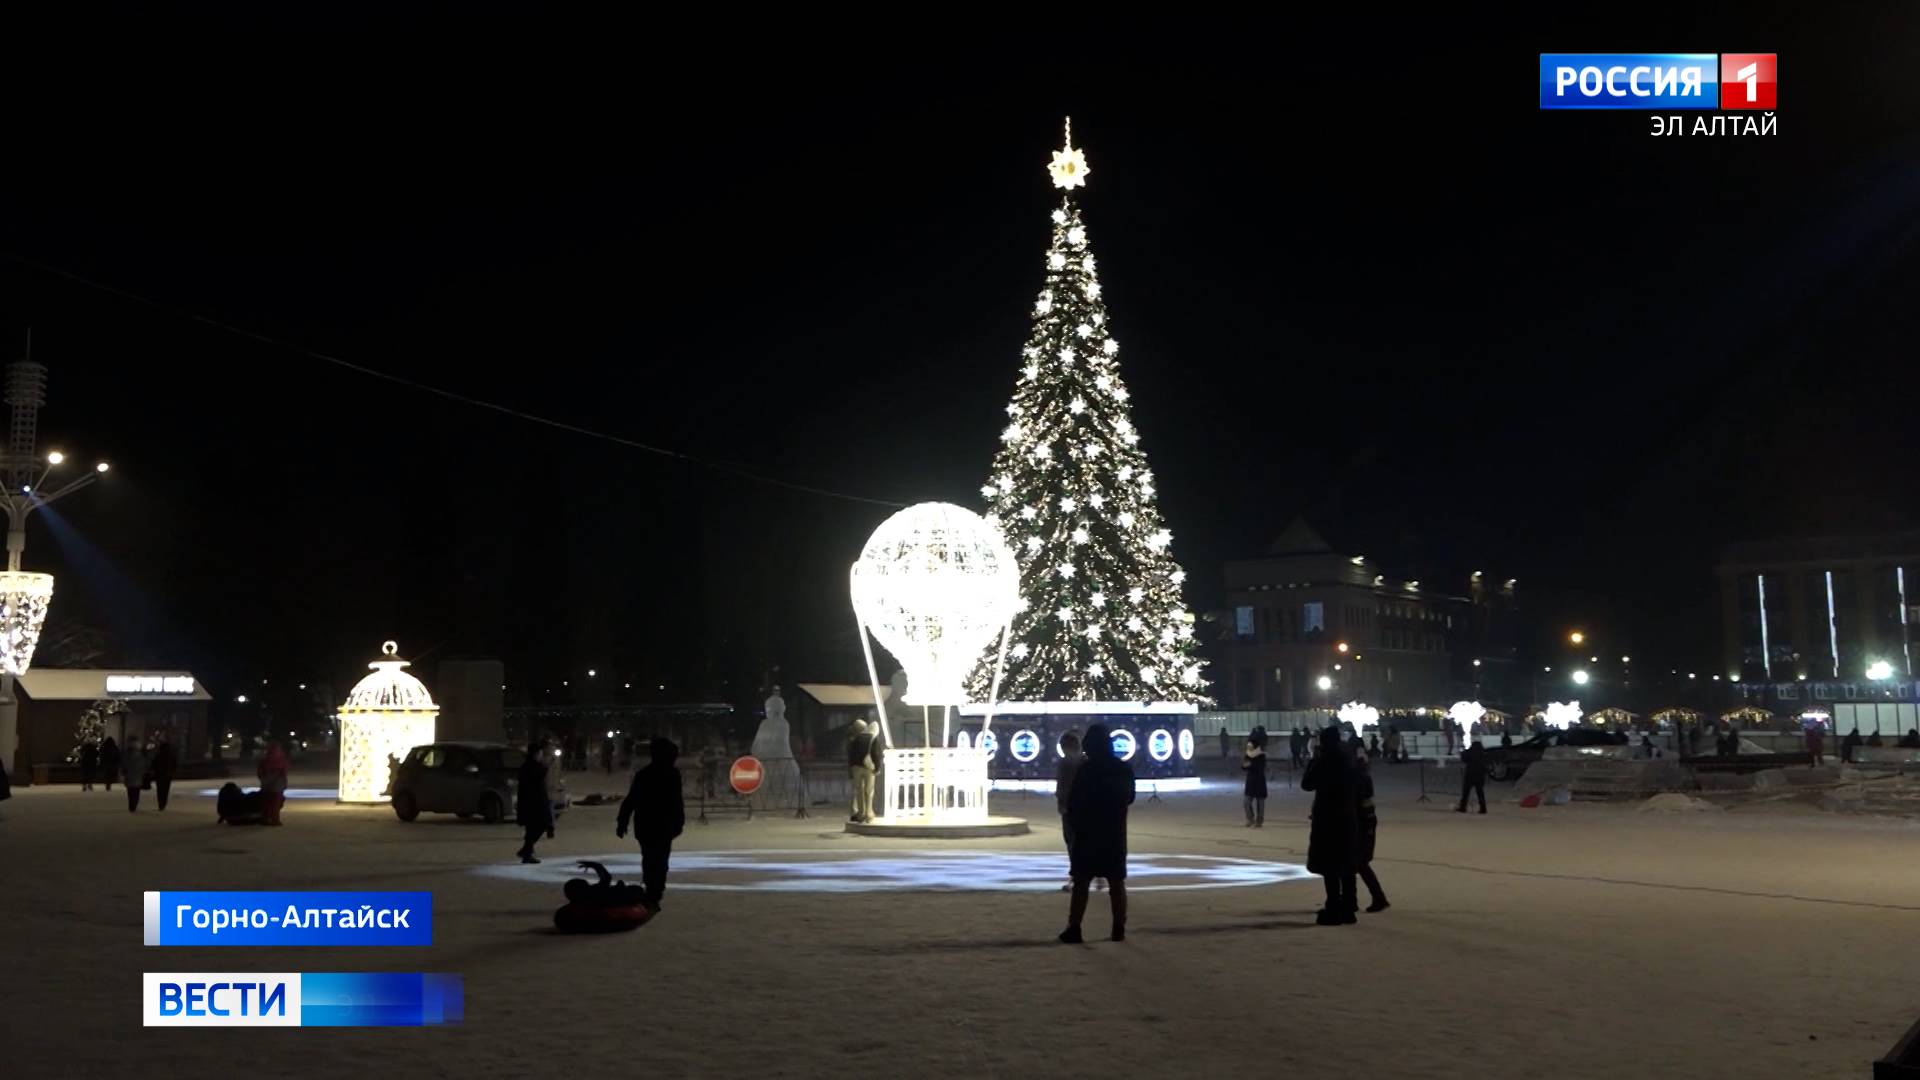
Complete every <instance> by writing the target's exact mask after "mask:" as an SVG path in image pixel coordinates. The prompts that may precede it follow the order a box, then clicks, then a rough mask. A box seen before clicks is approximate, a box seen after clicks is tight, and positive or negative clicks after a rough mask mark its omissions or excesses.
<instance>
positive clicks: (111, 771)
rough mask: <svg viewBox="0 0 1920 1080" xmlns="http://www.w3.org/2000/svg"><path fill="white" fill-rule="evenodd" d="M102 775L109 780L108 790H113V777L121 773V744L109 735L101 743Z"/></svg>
mask: <svg viewBox="0 0 1920 1080" xmlns="http://www.w3.org/2000/svg"><path fill="white" fill-rule="evenodd" d="M100 775H101V777H102V778H103V779H105V780H106V782H107V790H108V791H112V790H113V778H114V777H116V776H119V775H120V744H119V743H117V742H114V741H113V736H111V735H109V736H107V741H106V742H103V743H101V744H100Z"/></svg>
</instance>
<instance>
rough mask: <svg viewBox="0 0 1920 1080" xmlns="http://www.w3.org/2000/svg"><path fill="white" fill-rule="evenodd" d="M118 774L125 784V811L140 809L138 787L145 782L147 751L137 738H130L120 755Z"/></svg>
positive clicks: (143, 785)
mask: <svg viewBox="0 0 1920 1080" xmlns="http://www.w3.org/2000/svg"><path fill="white" fill-rule="evenodd" d="M120 776H121V779H123V780H125V781H126V784H127V812H128V813H133V812H134V811H136V810H138V809H140V789H141V788H143V787H145V786H146V783H147V751H146V748H145V747H143V746H141V745H140V740H139V739H130V740H128V742H127V750H126V752H125V753H123V754H121V755H120Z"/></svg>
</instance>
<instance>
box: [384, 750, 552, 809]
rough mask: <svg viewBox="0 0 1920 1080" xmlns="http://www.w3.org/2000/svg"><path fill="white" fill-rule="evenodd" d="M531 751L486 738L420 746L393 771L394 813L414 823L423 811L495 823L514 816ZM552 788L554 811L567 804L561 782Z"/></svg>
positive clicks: (410, 752)
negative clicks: (518, 782) (516, 784)
mask: <svg viewBox="0 0 1920 1080" xmlns="http://www.w3.org/2000/svg"><path fill="white" fill-rule="evenodd" d="M526 759H527V755H526V754H525V753H522V752H521V751H519V750H515V749H514V748H513V747H511V746H505V745H502V744H500V743H486V742H443V743H434V744H432V745H430V746H416V747H414V748H413V749H412V750H411V751H409V752H408V753H407V757H406V760H405V761H402V762H401V763H400V764H399V765H398V766H397V767H396V768H395V769H394V772H393V786H392V789H391V790H392V793H393V812H394V814H395V816H397V817H398V818H399V819H400V820H401V821H412V820H413V819H414V818H416V817H418V816H420V812H421V811H422V810H425V811H427V812H428V813H436V814H457V815H459V816H460V817H462V818H470V817H474V816H475V815H478V816H479V817H480V819H481V820H482V821H485V822H487V823H488V824H493V823H495V822H498V821H503V820H505V819H507V818H509V817H511V816H513V794H514V792H513V785H514V781H515V779H516V778H517V777H518V776H519V773H520V764H521V762H523V761H525V760H526ZM549 787H550V788H551V790H552V792H553V794H554V796H555V799H554V801H555V804H556V805H555V807H554V813H556V814H558V813H559V812H560V811H561V810H562V809H564V808H565V795H564V792H563V788H562V787H561V785H560V784H559V783H558V781H557V780H555V781H550V782H549Z"/></svg>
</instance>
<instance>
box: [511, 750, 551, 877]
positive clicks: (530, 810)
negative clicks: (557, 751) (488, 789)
mask: <svg viewBox="0 0 1920 1080" xmlns="http://www.w3.org/2000/svg"><path fill="white" fill-rule="evenodd" d="M546 752H547V740H545V739H541V738H535V739H533V740H531V741H529V742H528V743H527V757H526V760H524V761H522V762H521V763H520V778H519V783H518V785H516V786H517V789H518V790H517V792H516V797H515V799H514V803H513V820H514V821H516V822H518V823H519V824H520V827H521V828H523V829H525V830H526V833H525V835H524V837H523V838H522V840H521V843H520V850H519V852H518V854H519V856H520V861H521V862H523V863H537V862H539V861H540V860H539V859H537V858H535V857H534V855H533V845H534V844H535V843H537V842H538V841H539V839H540V837H541V836H542V835H546V836H552V835H553V796H552V795H550V794H548V792H547V762H546V760H545V759H546Z"/></svg>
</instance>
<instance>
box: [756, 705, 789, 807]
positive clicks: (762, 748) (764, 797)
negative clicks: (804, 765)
mask: <svg viewBox="0 0 1920 1080" xmlns="http://www.w3.org/2000/svg"><path fill="white" fill-rule="evenodd" d="M765 708H766V712H767V718H766V719H765V720H762V721H760V727H759V729H758V730H756V731H755V732H754V733H753V756H754V757H756V758H759V759H760V767H761V769H762V770H763V774H764V776H765V779H764V780H763V781H762V782H761V785H760V790H759V791H758V792H756V793H755V798H756V801H757V802H758V804H759V805H760V806H761V807H762V808H765V809H779V808H784V807H789V806H797V805H799V803H798V800H799V798H800V763H799V762H798V761H796V760H794V757H793V733H792V731H791V729H790V728H789V727H788V725H787V699H786V698H784V697H781V696H780V688H779V687H778V686H775V687H774V688H773V693H772V694H770V695H768V697H767V700H766V705H765Z"/></svg>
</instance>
